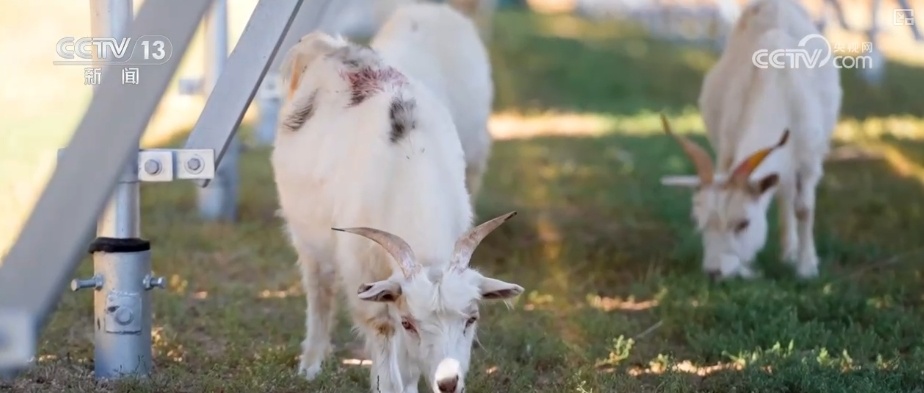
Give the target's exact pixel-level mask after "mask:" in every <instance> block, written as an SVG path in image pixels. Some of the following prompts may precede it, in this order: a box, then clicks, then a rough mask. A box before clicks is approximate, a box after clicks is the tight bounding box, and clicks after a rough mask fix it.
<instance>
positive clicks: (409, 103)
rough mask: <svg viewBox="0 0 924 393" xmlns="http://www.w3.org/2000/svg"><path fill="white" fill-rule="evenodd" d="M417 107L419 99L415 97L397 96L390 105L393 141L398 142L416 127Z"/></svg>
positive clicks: (389, 112) (389, 116)
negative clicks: (415, 114)
mask: <svg viewBox="0 0 924 393" xmlns="http://www.w3.org/2000/svg"><path fill="white" fill-rule="evenodd" d="M416 109H417V101H415V100H414V99H409V100H406V99H403V98H400V97H395V98H394V99H393V100H392V101H391V107H389V111H388V118H389V120H391V135H390V139H391V142H392V143H396V142H398V141H399V140H401V138H404V136H405V135H407V133H408V132H409V131H411V130H413V129H414V128H416V127H417V119H415V118H414V112H415V111H416Z"/></svg>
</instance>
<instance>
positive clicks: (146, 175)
mask: <svg viewBox="0 0 924 393" xmlns="http://www.w3.org/2000/svg"><path fill="white" fill-rule="evenodd" d="M62 154H64V149H58V158H60V157H61V155H62ZM213 178H215V151H214V150H212V149H141V150H139V151H138V180H139V181H143V182H170V181H174V180H211V179H213Z"/></svg>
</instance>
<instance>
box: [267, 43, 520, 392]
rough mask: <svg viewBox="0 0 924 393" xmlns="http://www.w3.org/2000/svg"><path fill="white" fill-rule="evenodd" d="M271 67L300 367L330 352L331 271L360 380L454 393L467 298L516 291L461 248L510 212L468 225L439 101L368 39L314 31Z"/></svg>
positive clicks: (389, 387)
mask: <svg viewBox="0 0 924 393" xmlns="http://www.w3.org/2000/svg"><path fill="white" fill-rule="evenodd" d="M283 67H284V68H283V69H284V70H285V71H284V74H283V75H287V76H288V77H287V81H286V83H285V86H287V87H288V96H287V99H286V103H285V106H284V108H283V112H282V113H281V116H280V123H279V127H278V129H277V136H276V141H275V147H274V150H273V153H272V158H271V160H272V165H273V170H274V176H275V181H276V185H277V189H278V192H279V202H280V205H281V210H280V213H281V216H282V217H283V218H284V219H285V221H286V223H287V227H288V230H289V233H290V236H291V240H292V244H293V246H294V247H295V249H296V250H297V253H298V263H299V265H300V267H301V271H302V280H303V286H304V289H305V291H306V293H307V299H308V307H307V318H306V319H307V321H306V330H307V333H306V337H305V340H304V341H303V343H302V357H301V363H300V365H299V372H300V373H302V374H303V375H305V376H306V377H307V378H308V379H313V378H314V377H315V376H316V375H317V374H318V372H320V370H321V363H322V361H323V360H324V359H325V358H326V356H327V355H328V354H329V352H330V350H331V343H330V333H331V328H332V326H333V322H334V310H335V304H334V298H335V296H336V293H337V281H336V278H337V276H339V277H340V279H341V281H340V287H341V289H342V290H344V291H345V292H346V293H348V294H351V295H350V296H348V300H349V304H350V308H351V313H352V319H353V324H354V329H356V330H358V331H359V332H360V333H361V334H362V335H363V336H364V338H365V341H366V351H367V353H369V354H370V355H371V356H372V358H373V359H372V360H373V362H372V369H371V381H370V382H371V387H372V391H374V392H416V391H417V383H418V380H419V379H420V377H421V376H424V377H425V378H426V380H427V381H428V385H429V386H430V387H432V390H433V391H434V392H460V391H462V389H464V378H465V374H466V372H467V370H468V366H469V356H470V353H471V346H472V340H473V338H474V337H475V330H476V328H477V321H478V316H479V313H478V306H479V302H480V301H481V300H482V299H509V298H511V297H514V296H516V295H518V294H520V293H521V292H522V291H523V288H522V287H520V286H519V285H516V284H511V283H507V282H503V281H500V280H497V279H493V278H489V277H485V276H483V275H481V274H480V273H479V272H477V271H475V270H473V269H470V268H469V267H468V265H469V259H470V258H471V255H472V253H473V252H474V250H475V247H477V246H478V244H479V242H480V241H481V239H483V238H484V237H485V236H487V235H488V234H489V233H490V232H491V231H492V230H494V229H495V228H496V227H497V226H498V225H500V224H501V223H503V222H504V221H506V220H507V219H509V218H510V217H512V216H513V215H514V214H515V212H513V213H509V214H506V215H504V216H501V217H498V218H495V219H493V220H491V221H488V222H486V223H484V224H482V225H480V226H478V227H476V228H473V229H471V230H469V228H471V226H472V225H471V220H472V210H471V206H470V205H469V203H468V198H467V194H466V192H465V180H464V172H465V168H464V162H463V159H462V148H461V146H460V144H459V140H458V137H457V136H456V134H455V128H454V127H453V123H452V119H451V117H450V115H449V112H448V111H447V109H446V108H445V107H444V106H443V105H442V104H441V103H440V101H438V100H436V99H434V97H433V96H432V95H431V94H430V93H429V91H428V90H427V89H424V88H422V87H421V85H420V83H419V82H417V81H416V80H414V79H413V78H410V77H405V76H404V75H403V74H401V73H400V72H398V71H397V70H396V69H395V68H393V67H392V66H390V65H389V64H388V63H387V62H385V61H383V60H382V59H381V58H379V57H378V55H377V54H376V53H375V52H374V51H373V50H371V49H368V48H363V47H360V46H357V45H354V44H352V43H350V42H347V41H346V40H344V39H342V38H340V37H331V36H329V35H327V34H324V33H321V32H314V33H311V34H308V35H307V36H305V37H303V38H302V39H301V40H300V41H299V43H298V44H296V45H295V46H293V47H292V49H290V50H289V52H288V54H287V59H286V60H285V62H284V65H283ZM347 226H349V227H351V228H347V229H335V228H342V227H347ZM332 229H334V230H332ZM467 230H468V231H467ZM335 231H342V232H350V233H354V234H358V235H361V236H363V237H365V238H362V237H360V236H353V235H348V234H343V233H340V232H335ZM369 239H371V240H373V241H375V242H376V243H378V245H375V244H373V242H370V241H369ZM357 288H358V293H357V292H355V291H357ZM354 293H355V295H353V294H354Z"/></svg>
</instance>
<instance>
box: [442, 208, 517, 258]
mask: <svg viewBox="0 0 924 393" xmlns="http://www.w3.org/2000/svg"><path fill="white" fill-rule="evenodd" d="M515 215H517V212H516V211H512V212H510V213H507V214H504V215H502V216H498V217H495V218H493V219H491V220H489V221H486V222H484V223H482V224H481V225H479V226H477V227H474V228H472V229H470V230H469V231H468V232H466V233H465V234H464V235H462V237H460V238H459V240H456V246H455V249H454V250H453V252H452V265H453V266H455V267H456V268H458V269H464V268H466V267H468V263H469V261H471V259H472V254H474V253H475V249H476V248H478V245H479V244H481V241H482V240H483V239H484V238H485V237H487V236H488V235H489V234H490V233H491V232H493V231H494V230H495V229H497V227H499V226H500V225H501V224H503V223H505V222H507V220H509V219H511V218H513V216H515Z"/></svg>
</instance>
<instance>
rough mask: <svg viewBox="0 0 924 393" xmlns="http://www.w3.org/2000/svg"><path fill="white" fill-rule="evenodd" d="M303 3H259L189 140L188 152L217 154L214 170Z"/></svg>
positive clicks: (288, 0)
mask: <svg viewBox="0 0 924 393" xmlns="http://www.w3.org/2000/svg"><path fill="white" fill-rule="evenodd" d="M303 2H304V0H286V1H280V0H260V2H259V3H257V6H256V8H254V10H253V14H251V16H250V20H249V21H248V22H247V26H246V27H244V31H243V32H242V33H241V38H240V39H238V41H237V45H235V46H234V50H233V51H231V54H230V55H229V56H228V60H227V62H226V63H225V65H224V69H223V70H222V73H221V76H219V77H218V81H217V82H216V84H215V87H214V89H213V90H212V92H211V94H209V98H208V101H206V103H205V107H204V108H203V109H202V114H201V115H200V116H199V120H198V121H197V122H196V125H195V127H193V131H192V133H191V134H190V135H189V139H187V140H186V145H185V146H184V148H185V149H212V150H214V151H215V167H216V168H217V167H219V165H220V163H221V159H222V157H223V156H224V154H225V151H226V150H227V149H228V146H229V145H230V143H231V138H232V137H234V134H235V133H237V128H238V126H240V124H241V120H242V119H243V118H244V113H245V112H246V110H247V107H249V106H250V102H251V101H252V100H253V97H254V95H256V92H257V88H258V87H259V86H260V83H261V82H262V81H263V77H264V76H265V75H266V71H267V69H269V66H270V63H271V62H272V61H273V58H274V57H275V56H276V52H277V51H278V50H279V47H280V44H281V43H282V40H283V37H285V35H286V32H288V31H289V27H290V26H291V24H292V20H293V19H294V18H295V15H296V13H297V12H298V10H299V8H301V6H302V3H303ZM208 183H209V179H203V180H200V181H199V185H200V186H202V187H205V186H208Z"/></svg>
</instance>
